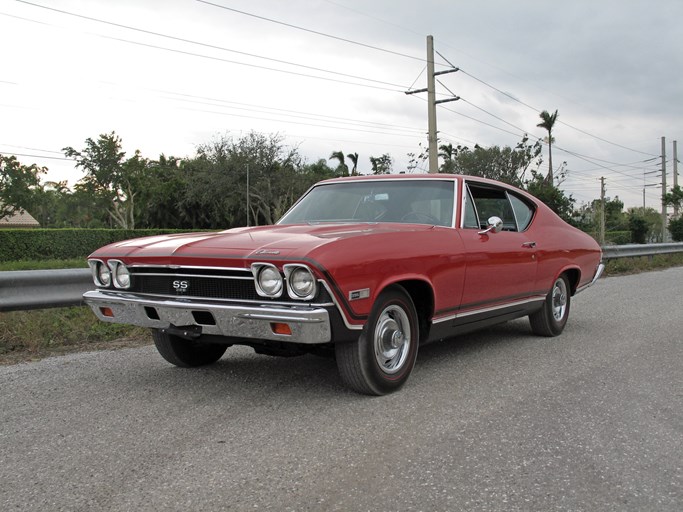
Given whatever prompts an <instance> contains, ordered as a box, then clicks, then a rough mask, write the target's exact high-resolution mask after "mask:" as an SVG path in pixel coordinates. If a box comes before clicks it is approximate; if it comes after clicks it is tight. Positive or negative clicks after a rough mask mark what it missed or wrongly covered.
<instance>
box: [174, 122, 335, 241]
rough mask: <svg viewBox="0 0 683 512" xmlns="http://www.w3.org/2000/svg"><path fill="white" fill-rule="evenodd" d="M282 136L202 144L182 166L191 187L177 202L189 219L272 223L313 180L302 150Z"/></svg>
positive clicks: (203, 224)
mask: <svg viewBox="0 0 683 512" xmlns="http://www.w3.org/2000/svg"><path fill="white" fill-rule="evenodd" d="M282 141H283V138H282V137H281V136H279V135H263V134H260V133H255V132H251V133H249V134H247V135H245V136H243V137H240V138H238V139H234V138H232V137H227V136H222V137H220V138H218V139H217V140H214V141H212V142H211V143H209V144H203V145H201V146H199V147H198V149H197V156H196V157H195V158H191V159H188V160H187V161H185V162H184V163H183V166H182V169H183V170H184V173H186V179H187V190H186V191H185V193H184V194H183V197H182V200H181V203H180V205H179V206H180V210H181V213H182V215H183V216H184V217H185V218H186V220H187V222H190V223H191V224H192V226H193V227H195V228H211V229H213V228H229V227H233V226H243V225H245V224H246V223H247V220H248V222H249V224H250V225H259V224H272V223H274V222H275V221H276V220H277V219H278V218H279V217H280V216H282V214H284V212H285V211H286V210H287V209H288V208H289V207H290V206H291V204H292V203H293V202H294V201H295V200H296V199H297V198H298V197H299V196H300V195H301V194H302V193H303V192H304V191H305V190H306V189H307V188H308V187H309V186H310V184H311V181H310V177H309V176H308V175H306V173H305V167H304V165H303V162H302V159H301V156H300V155H299V152H298V149H297V148H295V147H294V148H289V147H286V146H284V144H283V143H282ZM247 173H248V175H249V185H248V186H247ZM324 177H326V178H327V177H329V176H324ZM247 194H249V195H248V196H247ZM247 197H248V200H247ZM247 205H248V206H247Z"/></svg>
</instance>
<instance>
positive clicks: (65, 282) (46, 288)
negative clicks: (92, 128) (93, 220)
mask: <svg viewBox="0 0 683 512" xmlns="http://www.w3.org/2000/svg"><path fill="white" fill-rule="evenodd" d="M676 252H683V243H666V244H629V245H610V246H605V247H603V248H602V255H603V259H605V260H611V259H616V258H634V257H639V256H655V255H657V254H671V253H676ZM93 288H94V285H93V282H92V274H91V272H90V269H87V268H78V269H64V270H12V271H7V272H0V312H1V311H21V310H31V309H46V308H58V307H65V306H80V305H83V298H82V296H83V294H84V293H85V292H86V291H88V290H92V289H93Z"/></svg>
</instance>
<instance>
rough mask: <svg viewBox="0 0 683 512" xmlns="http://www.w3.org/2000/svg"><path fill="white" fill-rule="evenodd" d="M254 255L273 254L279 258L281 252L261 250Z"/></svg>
mask: <svg viewBox="0 0 683 512" xmlns="http://www.w3.org/2000/svg"><path fill="white" fill-rule="evenodd" d="M254 254H272V255H274V256H277V255H278V254H280V251H278V250H277V249H259V250H258V251H256V252H255V253H254Z"/></svg>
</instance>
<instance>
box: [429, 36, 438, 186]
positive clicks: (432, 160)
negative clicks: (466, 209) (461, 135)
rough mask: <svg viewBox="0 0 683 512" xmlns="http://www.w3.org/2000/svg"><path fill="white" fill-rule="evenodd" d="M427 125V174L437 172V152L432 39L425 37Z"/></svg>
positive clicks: (431, 37)
mask: <svg viewBox="0 0 683 512" xmlns="http://www.w3.org/2000/svg"><path fill="white" fill-rule="evenodd" d="M427 103H428V107H427V108H428V111H427V123H428V125H429V133H428V135H427V140H428V141H429V152H428V153H429V172H430V173H431V174H436V173H437V172H439V152H438V149H437V144H436V85H435V79H434V37H433V36H427Z"/></svg>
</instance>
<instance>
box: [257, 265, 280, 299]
mask: <svg viewBox="0 0 683 512" xmlns="http://www.w3.org/2000/svg"><path fill="white" fill-rule="evenodd" d="M251 271H252V273H253V274H254V277H255V278H256V292H257V293H258V294H259V295H261V296H262V297H279V296H280V295H281V294H282V288H283V282H282V276H281V275H280V271H279V270H278V269H277V268H276V267H275V266H274V265H271V264H269V263H255V264H254V265H252V266H251Z"/></svg>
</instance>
